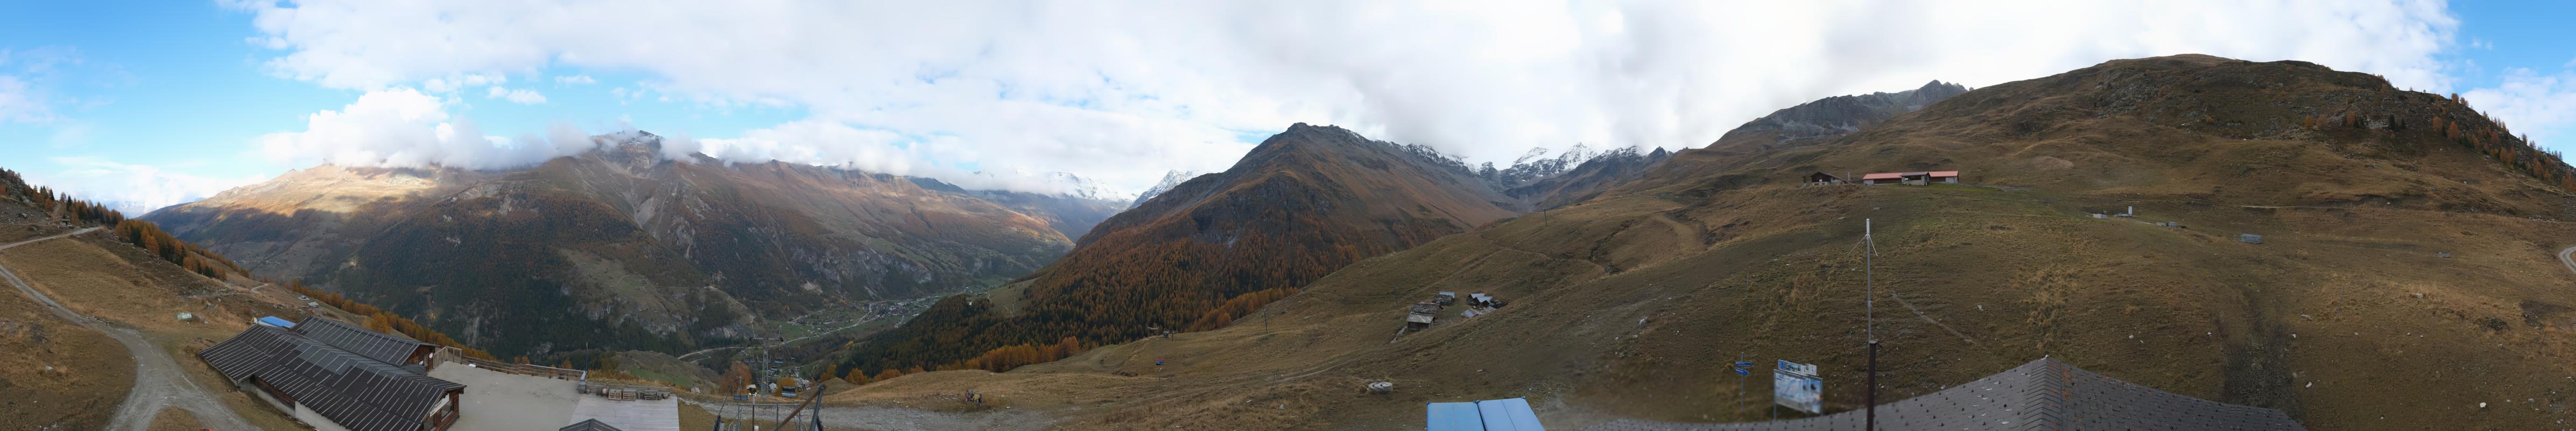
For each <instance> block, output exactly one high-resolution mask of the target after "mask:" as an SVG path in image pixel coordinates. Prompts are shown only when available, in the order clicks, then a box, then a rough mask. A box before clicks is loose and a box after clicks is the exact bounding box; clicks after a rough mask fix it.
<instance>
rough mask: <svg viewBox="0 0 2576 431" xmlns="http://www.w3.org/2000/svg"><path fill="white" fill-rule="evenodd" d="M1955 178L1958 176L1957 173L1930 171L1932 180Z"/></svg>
mask: <svg viewBox="0 0 2576 431" xmlns="http://www.w3.org/2000/svg"><path fill="white" fill-rule="evenodd" d="M1955 176H1959V171H1932V177H1933V178H1948V177H1955Z"/></svg>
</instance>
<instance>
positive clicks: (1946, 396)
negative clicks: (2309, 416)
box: [1584, 358, 2307, 431]
mask: <svg viewBox="0 0 2576 431" xmlns="http://www.w3.org/2000/svg"><path fill="white" fill-rule="evenodd" d="M1864 414H1865V413H1863V411H1861V410H1852V411H1846V412H1841V413H1835V414H1830V415H1824V416H1817V417H1811V418H1805V419H1795V420H1785V421H1776V422H1742V423H1698V424H1694V423H1669V422H1653V421H1640V420H1628V419H1623V420H1618V421H1612V422H1610V423H1604V424H1600V425H1594V426H1592V427H1590V428H1584V429H1586V430H1597V431H1686V430H1687V431H1721V430H1722V431H1790V430H1814V431H1831V430H1859V429H1861V428H1862V426H1861V425H1862V422H1863V419H1864V418H1863V417H1862V416H1863V415H1864ZM1878 427H1879V429H1882V430H1957V429H2014V430H2057V429H2110V430H2127V429H2175V430H2290V431H2298V430H2305V429H2307V428H2306V427H2303V426H2300V425H2299V423H2298V421H2294V420H2291V419H2290V415H2288V414H2283V413H2281V411H2280V410H2273V409H2267V408H2262V407H2254V406H2244V405H2236V404H2227V403H2221V402H2217V401H2210V400H2204V399H2199V398H2192V397H2188V396H2183V395H2181V394H2176V393H2172V392H2165V391H2160V390H2156V389H2153V388H2148V387H2144V386H2138V385H2135V384H2130V383H2129V382H2123V381H2120V380H2119V379H2113V378H2111V377H2109V376H2104V375H2101V374H2095V373H2093V372H2091V371H2085V370H2083V369H2081V368H2075V367H2074V366H2072V365H2067V364H2066V363H2064V362H2058V361H2057V360H2054V359H2048V358H2040V359H2039V360H2036V361H2030V363H2027V364H2022V366H2020V367H2015V368H2013V369H2012V370H2010V371H2005V372H2002V373H1998V374H1995V375H1991V376H1986V378H1982V379H1977V380H1976V381H1972V382H1968V384H1964V385H1959V386H1955V387H1951V388H1949V389H1943V390H1941V391H1940V392H1933V393H1932V394H1930V395H1924V396H1919V397H1914V398H1909V399H1906V400H1904V401H1897V402H1894V403H1888V404H1885V405H1881V406H1879V407H1878Z"/></svg>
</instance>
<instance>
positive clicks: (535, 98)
mask: <svg viewBox="0 0 2576 431" xmlns="http://www.w3.org/2000/svg"><path fill="white" fill-rule="evenodd" d="M484 96H486V97H491V98H494V99H501V100H508V101H510V103H517V104H521V105H529V104H538V103H546V95H543V94H537V91H536V90H530V89H525V88H522V89H516V90H513V89H508V88H501V86H498V85H495V86H492V89H491V91H490V92H487V93H485V94H484Z"/></svg>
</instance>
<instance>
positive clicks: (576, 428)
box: [555, 419, 624, 431]
mask: <svg viewBox="0 0 2576 431" xmlns="http://www.w3.org/2000/svg"><path fill="white" fill-rule="evenodd" d="M555 431H624V430H619V429H617V427H613V426H608V424H605V423H600V422H599V420H598V419H587V420H583V421H581V422H580V423H575V424H572V425H564V427H563V428H559V429H556V430H555Z"/></svg>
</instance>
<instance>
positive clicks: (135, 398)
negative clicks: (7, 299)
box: [0, 227, 254, 431]
mask: <svg viewBox="0 0 2576 431" xmlns="http://www.w3.org/2000/svg"><path fill="white" fill-rule="evenodd" d="M95 230H98V228H94V227H93V228H86V229H81V230H75V231H71V232H69V233H64V234H61V235H54V236H49V237H44V238H36V239H31V240H26V241H19V242H14V243H9V244H8V245H0V250H4V249H8V248H10V247H17V246H20V245H25V244H28V243H33V242H38V241H45V240H51V239H56V238H62V237H68V236H72V235H79V234H84V233H89V232H90V231H95ZM0 279H7V280H8V281H9V285H11V286H15V287H17V288H18V292H19V293H25V294H27V297H28V298H34V299H35V300H36V302H38V303H43V304H45V308H47V309H51V310H53V312H54V316H56V317H61V318H63V320H69V321H72V322H74V323H79V324H81V326H86V327H89V328H90V329H96V330H98V332H100V333H104V334H107V336H108V337H109V338H115V339H116V342H117V344H123V345H125V351H126V352H127V353H131V354H133V355H134V389H133V390H132V391H129V392H126V393H125V402H124V403H123V404H120V405H118V406H117V408H116V416H115V417H113V418H111V419H108V422H107V428H106V429H109V430H118V431H143V429H144V428H145V427H149V426H152V417H153V416H154V415H159V414H161V409H164V408H177V409H180V410H187V411H188V413H191V414H194V415H196V416H197V422H198V423H200V424H204V425H205V427H207V428H208V429H215V430H227V431H228V430H250V429H254V428H251V426H250V422H248V421H244V420H242V418H241V416H237V415H234V414H233V410H232V409H231V408H226V407H224V405H223V402H221V401H216V398H215V394H213V393H210V392H206V389H205V388H204V387H200V386H197V382H195V381H191V380H189V379H188V375H187V374H186V373H185V372H182V371H180V370H179V362H178V361H176V360H173V359H171V358H170V353H169V352H168V351H165V350H162V349H161V346H157V345H153V344H152V343H151V342H150V341H146V340H144V339H143V335H142V334H140V333H136V332H135V331H134V330H133V329H127V328H119V327H115V326H114V325H109V324H107V322H105V321H100V320H98V319H92V318H90V317H89V316H83V315H81V314H80V313H75V312H72V310H71V309H70V308H64V307H63V304H61V303H57V302H54V299H53V298H49V297H46V296H45V294H42V293H36V288H35V287H32V286H28V285H27V282H26V280H21V279H19V278H18V274H17V273H16V272H12V271H9V268H6V267H0Z"/></svg>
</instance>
